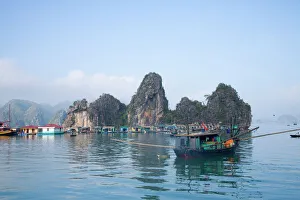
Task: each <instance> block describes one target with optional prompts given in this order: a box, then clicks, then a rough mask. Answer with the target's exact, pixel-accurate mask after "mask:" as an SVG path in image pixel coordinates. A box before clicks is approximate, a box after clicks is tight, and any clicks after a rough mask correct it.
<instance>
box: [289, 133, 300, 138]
mask: <svg viewBox="0 0 300 200" xmlns="http://www.w3.org/2000/svg"><path fill="white" fill-rule="evenodd" d="M290 136H291V137H292V138H297V137H300V134H296V135H290Z"/></svg>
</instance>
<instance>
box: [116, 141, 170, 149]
mask: <svg viewBox="0 0 300 200" xmlns="http://www.w3.org/2000/svg"><path fill="white" fill-rule="evenodd" d="M111 140H114V141H117V142H124V143H128V144H135V145H140V146H149V147H161V148H172V149H173V148H175V147H174V146H164V145H157V144H146V143H139V142H130V141H126V140H118V139H111Z"/></svg>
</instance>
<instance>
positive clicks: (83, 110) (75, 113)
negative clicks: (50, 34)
mask: <svg viewBox="0 0 300 200" xmlns="http://www.w3.org/2000/svg"><path fill="white" fill-rule="evenodd" d="M27 103H28V102H27ZM18 104H20V102H18ZM12 110H13V109H12V108H11V105H10V104H8V111H7V115H6V116H7V118H8V120H6V121H2V122H0V136H15V135H18V136H28V135H37V136H43V135H59V134H69V135H70V137H74V136H77V135H78V134H112V133H124V134H126V133H138V134H146V133H154V134H156V133H157V134H166V135H170V137H174V138H175V146H171V148H173V149H174V152H175V154H176V156H177V157H185V158H187V157H201V156H203V155H206V154H209V155H212V154H223V153H232V152H234V150H235V148H236V147H237V146H238V144H239V142H240V140H241V139H244V136H245V135H246V134H247V133H251V132H252V131H254V130H256V129H258V128H259V127H252V128H250V125H251V118H252V115H251V107H250V105H249V104H247V103H245V102H244V101H243V100H242V99H240V97H239V96H238V94H237V92H236V91H235V90H234V89H233V88H232V87H231V86H229V85H225V84H223V83H221V84H219V85H218V87H217V88H216V91H214V92H213V93H212V94H211V95H209V96H208V97H207V102H206V104H204V103H201V102H199V101H195V100H190V99H188V98H187V97H183V98H182V99H181V101H180V102H179V103H178V104H177V106H176V110H174V111H172V110H168V100H167V98H166V97H165V91H164V89H163V86H162V78H161V77H160V75H158V74H156V73H149V74H147V75H146V76H145V77H144V79H143V81H142V83H141V85H140V87H139V88H138V90H137V93H136V94H135V95H134V96H133V97H132V99H131V102H130V104H129V105H127V106H126V105H125V104H123V103H121V102H120V101H119V100H118V99H116V98H114V97H113V96H112V95H109V94H103V95H101V96H100V97H99V99H97V100H95V101H94V102H91V103H90V104H88V102H87V101H86V100H85V99H83V100H78V101H75V102H74V103H73V105H71V106H69V108H68V111H67V112H66V114H65V117H64V118H63V119H61V118H59V120H58V121H59V122H62V123H48V124H45V125H36V124H26V125H24V126H20V127H11V126H10V122H11V121H12V120H11V112H12ZM62 116H63V115H62ZM293 131H296V129H295V130H293ZM287 132H288V131H287ZM280 133H282V132H280ZM276 134H277V133H276ZM267 135H270V134H267ZM298 135H299V134H298ZM298 135H293V136H292V135H291V136H292V137H298ZM250 138H251V137H250ZM116 141H118V142H128V141H120V140H116ZM138 145H144V144H138ZM147 145H150V144H147ZM152 145H154V146H155V144H152ZM169 147H170V146H168V147H167V148H169Z"/></svg>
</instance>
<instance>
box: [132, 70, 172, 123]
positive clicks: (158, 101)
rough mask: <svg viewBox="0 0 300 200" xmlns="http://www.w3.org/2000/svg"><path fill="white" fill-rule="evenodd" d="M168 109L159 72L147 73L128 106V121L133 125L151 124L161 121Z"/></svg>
mask: <svg viewBox="0 0 300 200" xmlns="http://www.w3.org/2000/svg"><path fill="white" fill-rule="evenodd" d="M167 110H168V100H167V98H166V97H165V90H164V88H163V86H162V78H161V76H160V75H159V74H157V73H154V72H151V73H149V74H147V75H146V76H145V77H144V79H143V81H142V83H141V85H140V86H139V88H138V90H137V92H136V94H135V95H133V97H132V99H131V101H130V104H129V106H128V122H129V125H131V126H136V125H140V126H150V125H155V124H158V123H159V122H160V119H161V118H162V117H163V116H164V113H165V112H166V111H167Z"/></svg>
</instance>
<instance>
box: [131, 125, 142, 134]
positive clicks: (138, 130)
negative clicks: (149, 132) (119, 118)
mask: <svg viewBox="0 0 300 200" xmlns="http://www.w3.org/2000/svg"><path fill="white" fill-rule="evenodd" d="M142 131H143V127H141V126H134V127H131V128H130V132H131V133H141V132H142Z"/></svg>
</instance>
